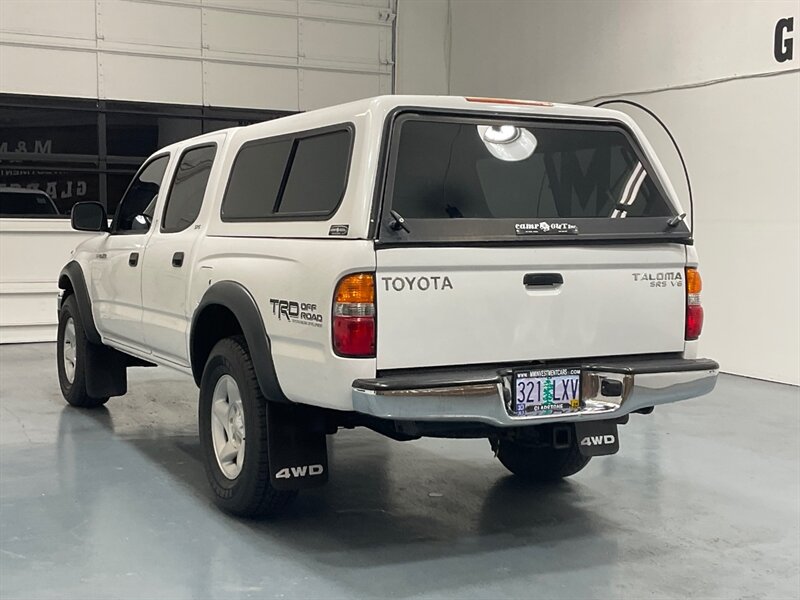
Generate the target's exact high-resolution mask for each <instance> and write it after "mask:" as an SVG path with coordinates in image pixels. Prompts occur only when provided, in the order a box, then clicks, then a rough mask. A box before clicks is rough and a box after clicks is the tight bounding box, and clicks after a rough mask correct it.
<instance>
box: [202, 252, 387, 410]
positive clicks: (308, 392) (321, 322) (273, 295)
mask: <svg viewBox="0 0 800 600" xmlns="http://www.w3.org/2000/svg"><path fill="white" fill-rule="evenodd" d="M195 269H196V273H195V276H194V277H193V287H192V297H193V298H194V299H195V301H194V306H195V307H196V306H197V304H199V302H200V299H201V298H202V296H203V294H204V293H205V290H206V289H208V287H210V286H211V285H213V284H214V283H216V282H218V281H235V282H237V283H239V284H241V285H242V286H244V287H245V288H246V289H247V290H248V291H249V292H250V293H251V294H252V296H253V298H254V299H255V301H256V304H257V305H258V309H259V311H260V313H261V317H262V319H263V321H264V327H265V329H266V331H267V335H268V336H269V339H270V344H271V347H272V359H273V361H274V363H275V371H276V373H277V376H278V381H279V383H280V386H281V388H282V389H283V392H284V394H285V395H286V396H287V397H288V398H289V399H290V400H292V401H294V402H300V403H304V404H311V405H315V406H324V407H328V408H333V409H339V410H352V408H353V405H352V398H351V391H350V390H351V384H352V382H353V380H354V379H358V378H360V377H374V376H375V359H348V358H341V357H338V356H336V354H335V353H334V352H333V348H332V343H331V313H332V307H333V304H332V303H333V293H334V289H335V288H336V284H337V282H338V281H339V279H341V278H342V277H344V276H345V275H347V274H349V273H357V272H361V271H374V270H375V251H374V247H373V244H372V242H369V241H366V240H336V239H280V238H256V237H244V238H236V239H231V238H228V237H213V236H212V237H208V238H206V240H205V241H204V243H203V246H202V250H201V253H200V256H199V257H198V262H197V263H196V265H195ZM281 302H286V303H287V304H288V303H296V304H293V305H292V308H291V309H288V310H287V312H288V313H290V314H289V315H287V314H286V313H284V312H282V311H281V304H280V303H281ZM295 307H296V308H295ZM287 317H288V318H287Z"/></svg>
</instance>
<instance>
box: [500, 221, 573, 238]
mask: <svg viewBox="0 0 800 600" xmlns="http://www.w3.org/2000/svg"><path fill="white" fill-rule="evenodd" d="M514 231H515V232H516V234H517V235H537V234H554V233H567V234H569V233H572V234H575V233H578V226H577V225H574V224H573V223H548V222H547V221H539V222H538V223H517V224H515V225H514Z"/></svg>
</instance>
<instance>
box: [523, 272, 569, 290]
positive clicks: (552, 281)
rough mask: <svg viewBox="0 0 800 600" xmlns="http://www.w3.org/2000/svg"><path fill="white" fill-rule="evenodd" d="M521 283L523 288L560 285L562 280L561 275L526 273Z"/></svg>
mask: <svg viewBox="0 0 800 600" xmlns="http://www.w3.org/2000/svg"><path fill="white" fill-rule="evenodd" d="M522 283H524V284H525V287H533V286H545V285H561V284H562V283H564V278H563V277H562V276H561V273H528V274H527V275H525V277H523V278H522Z"/></svg>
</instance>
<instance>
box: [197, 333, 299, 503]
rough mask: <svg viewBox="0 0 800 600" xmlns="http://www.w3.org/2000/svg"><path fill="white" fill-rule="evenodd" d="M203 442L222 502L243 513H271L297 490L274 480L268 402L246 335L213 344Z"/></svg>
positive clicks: (203, 386)
mask: <svg viewBox="0 0 800 600" xmlns="http://www.w3.org/2000/svg"><path fill="white" fill-rule="evenodd" d="M199 424H200V446H201V451H202V454H203V463H204V465H205V470H206V475H207V476H208V481H209V483H210V484H211V489H212V490H213V491H214V495H215V500H216V502H217V504H218V505H219V506H220V507H221V508H222V509H223V510H225V511H227V512H230V513H232V514H235V515H239V516H243V517H254V516H263V515H272V514H276V513H278V512H280V511H281V510H282V509H284V508H285V507H286V506H287V505H288V503H289V502H290V501H291V500H292V499H293V498H294V497H295V496H296V495H297V492H296V491H294V490H292V491H280V490H276V489H275V488H273V487H272V485H271V484H270V476H269V454H268V441H267V436H268V428H267V400H266V398H264V396H263V395H262V394H261V388H260V387H259V385H258V381H257V380H256V375H255V371H254V369H253V362H252V360H251V358H250V354H249V352H248V350H247V344H246V343H245V340H244V338H243V337H241V336H236V337H231V338H226V339H224V340H221V341H220V342H218V343H217V345H216V346H214V348H213V350H212V351H211V354H210V355H209V358H208V362H206V366H205V369H204V370H203V378H202V380H201V382H200V407H199Z"/></svg>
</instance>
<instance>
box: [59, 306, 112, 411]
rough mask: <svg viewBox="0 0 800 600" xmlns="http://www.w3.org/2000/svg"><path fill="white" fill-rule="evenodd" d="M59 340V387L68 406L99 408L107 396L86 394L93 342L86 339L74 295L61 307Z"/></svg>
mask: <svg viewBox="0 0 800 600" xmlns="http://www.w3.org/2000/svg"><path fill="white" fill-rule="evenodd" d="M56 339H57V347H56V356H57V363H58V384H59V385H60V386H61V393H62V395H63V396H64V399H65V400H66V401H67V403H68V404H69V405H70V406H77V407H79V408H96V407H98V406H102V405H103V404H105V403H106V402H108V397H107V396H106V397H105V398H93V397H92V396H90V395H89V394H88V392H87V391H86V368H87V361H86V352H87V349H88V346H89V344H90V342H89V340H88V339H86V333H85V332H84V329H83V322H82V321H81V317H80V315H79V314H78V303H77V301H76V300H75V296H74V295H70V296H67V298H66V299H65V300H64V303H63V304H62V305H61V310H60V311H59V314H58V336H57V338H56Z"/></svg>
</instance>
